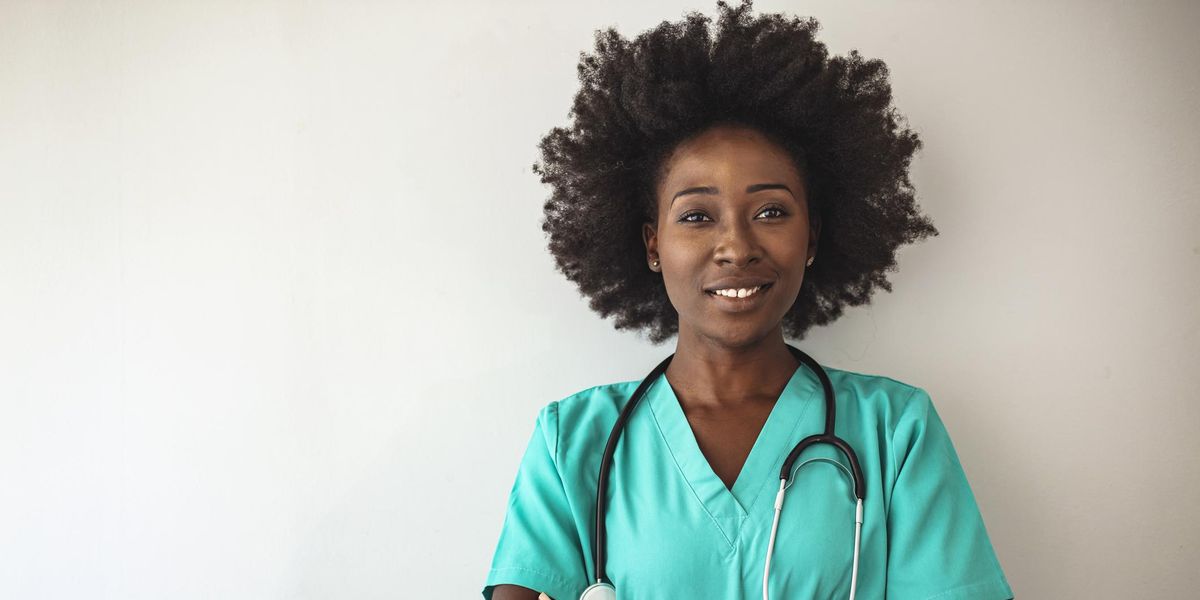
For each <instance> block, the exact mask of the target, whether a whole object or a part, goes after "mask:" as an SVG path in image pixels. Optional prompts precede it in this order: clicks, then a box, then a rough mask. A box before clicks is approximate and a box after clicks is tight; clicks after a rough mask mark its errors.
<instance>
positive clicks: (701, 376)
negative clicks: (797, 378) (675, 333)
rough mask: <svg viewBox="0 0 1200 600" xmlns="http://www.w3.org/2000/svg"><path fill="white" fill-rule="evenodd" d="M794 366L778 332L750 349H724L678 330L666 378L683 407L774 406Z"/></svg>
mask: <svg viewBox="0 0 1200 600" xmlns="http://www.w3.org/2000/svg"><path fill="white" fill-rule="evenodd" d="M799 366H800V363H799V362H798V361H797V360H796V358H795V357H794V356H792V353H791V352H790V351H789V350H788V348H787V344H786V343H785V342H784V339H783V334H782V330H781V329H780V330H776V331H775V332H773V333H772V334H770V335H767V336H764V337H763V338H762V339H761V340H760V341H757V342H755V343H752V344H747V345H743V346H739V347H730V346H727V345H724V344H722V343H720V342H719V341H717V340H713V339H711V338H704V337H701V336H697V335H695V334H694V333H688V332H685V330H684V329H682V328H681V329H680V335H679V341H678V343H677V345H676V349H675V357H674V358H672V359H671V364H670V365H669V366H668V367H667V372H666V376H667V380H668V381H669V382H670V384H671V388H672V389H674V390H675V393H676V396H677V397H679V399H680V401H681V402H684V403H685V405H689V406H693V407H697V408H711V409H722V408H735V407H738V406H739V405H743V404H744V403H746V402H762V401H769V402H774V401H775V399H776V398H778V397H779V394H780V392H782V391H783V388H784V387H785V386H787V383H788V381H789V380H790V379H791V377H792V374H793V373H795V371H796V369H797V368H798V367H799Z"/></svg>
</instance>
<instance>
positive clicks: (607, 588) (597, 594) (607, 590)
mask: <svg viewBox="0 0 1200 600" xmlns="http://www.w3.org/2000/svg"><path fill="white" fill-rule="evenodd" d="M579 600H617V590H616V588H614V587H613V586H612V584H611V583H593V584H592V585H589V586H588V587H587V589H586V590H583V595H581V596H580V597H579Z"/></svg>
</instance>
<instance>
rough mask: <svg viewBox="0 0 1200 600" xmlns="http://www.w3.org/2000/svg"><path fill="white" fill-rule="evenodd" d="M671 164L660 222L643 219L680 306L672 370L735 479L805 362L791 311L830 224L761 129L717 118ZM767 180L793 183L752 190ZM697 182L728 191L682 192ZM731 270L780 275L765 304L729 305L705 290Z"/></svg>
mask: <svg viewBox="0 0 1200 600" xmlns="http://www.w3.org/2000/svg"><path fill="white" fill-rule="evenodd" d="M664 173H665V174H664V176H663V177H662V179H661V180H660V182H659V184H658V188H657V191H656V196H657V199H658V216H657V220H656V222H652V223H646V224H645V225H643V240H644V241H645V245H646V253H647V262H648V263H649V264H650V266H649V268H650V269H652V270H655V271H659V272H661V273H662V277H663V283H664V285H665V286H666V289H667V295H668V297H670V299H671V304H672V306H674V307H675V310H676V311H677V312H678V313H679V336H678V342H677V346H676V349H675V358H674V359H672V360H671V364H670V366H669V367H668V368H667V372H666V377H667V381H668V382H669V383H670V384H671V387H672V389H674V390H675V394H676V396H678V397H679V401H680V404H681V406H682V408H683V411H684V413H685V415H687V417H688V422H689V423H690V424H691V425H692V430H693V433H694V434H695V435H696V440H697V442H698V443H699V445H700V449H701V451H702V452H703V453H704V455H705V457H706V458H708V462H709V464H710V465H711V466H712V468H713V471H714V472H715V473H716V474H717V475H718V476H719V477H720V478H721V479H722V481H724V482H725V485H726V487H733V484H734V482H735V481H736V478H737V475H738V473H739V472H740V471H741V467H742V464H743V463H744V462H745V459H746V456H747V455H748V454H749V453H750V449H751V448H752V447H753V445H754V441H755V440H756V439H757V437H758V433H759V431H761V429H762V425H763V423H764V422H765V421H766V418H767V416H768V415H769V414H770V411H771V409H772V408H773V407H774V405H775V400H776V399H777V398H778V397H779V394H780V393H781V392H782V391H783V388H784V386H786V385H787V382H788V380H789V379H790V378H791V376H792V373H793V372H794V371H795V370H796V368H797V367H798V366H799V363H797V362H796V360H795V358H793V357H792V355H791V353H790V352H788V350H787V347H786V345H785V342H784V336H783V328H782V320H783V317H784V315H785V314H786V313H787V312H788V311H789V310H790V309H791V307H792V305H793V304H794V303H795V300H796V296H797V294H798V293H799V290H800V286H801V284H802V283H803V281H804V274H805V269H806V262H807V260H808V259H809V258H810V257H815V256H816V249H817V241H818V239H819V234H820V228H819V225H814V224H812V223H810V220H809V216H808V214H809V213H808V202H807V195H806V191H805V189H804V184H803V176H802V174H801V173H800V172H799V170H798V169H797V167H796V165H795V163H794V161H793V160H792V159H791V158H790V156H789V155H788V153H787V152H786V150H784V149H783V148H781V147H779V146H777V145H775V144H773V143H772V142H771V141H769V140H768V139H767V138H766V137H765V136H764V135H763V134H762V133H760V132H758V131H757V130H755V129H751V128H748V127H744V126H736V125H717V126H714V127H710V128H709V129H707V130H705V131H704V132H702V133H701V134H699V135H698V136H696V137H694V138H692V139H690V140H687V141H685V142H684V143H682V144H681V145H680V146H678V147H677V148H676V150H675V152H674V154H673V155H672V157H671V158H670V159H668V161H667V163H666V165H665V168H664ZM756 184H783V185H784V186H786V187H787V188H788V189H787V190H784V189H767V190H761V191H754V192H747V191H746V189H747V188H748V187H749V186H752V185H756ZM695 187H707V188H715V192H716V193H711V194H708V193H705V194H699V193H697V194H686V195H681V196H678V197H676V194H678V193H679V192H680V191H683V190H688V189H692V188H695ZM672 198H674V200H673V201H672ZM656 258H657V259H658V260H659V261H660V263H659V266H657V267H655V266H653V261H654V259H656ZM729 276H734V277H760V278H763V279H767V280H770V281H772V282H773V283H772V285H771V287H770V288H769V289H767V290H765V291H760V292H758V293H759V294H765V295H764V296H763V298H762V301H761V302H760V303H759V304H758V305H757V307H756V308H755V309H754V310H750V311H744V312H729V311H727V310H725V309H723V308H722V305H723V303H722V302H721V301H719V300H718V299H716V298H714V297H713V296H712V295H710V294H709V293H707V292H705V289H706V288H711V287H712V285H713V282H715V281H716V280H718V279H720V278H723V277H729Z"/></svg>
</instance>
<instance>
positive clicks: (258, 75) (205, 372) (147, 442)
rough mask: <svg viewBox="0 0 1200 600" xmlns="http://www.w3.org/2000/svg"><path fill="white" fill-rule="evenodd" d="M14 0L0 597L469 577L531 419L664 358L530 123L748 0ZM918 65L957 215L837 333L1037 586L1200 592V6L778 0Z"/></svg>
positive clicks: (0, 249)
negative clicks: (599, 261)
mask: <svg viewBox="0 0 1200 600" xmlns="http://www.w3.org/2000/svg"><path fill="white" fill-rule="evenodd" d="M429 4H430V3H421V4H417V3H412V4H411V5H403V4H398V3H370V4H367V3H353V4H351V3H340V2H339V3H335V2H325V3H284V2H277V3H262V2H258V3H242V2H227V3H222V4H211V3H205V2H191V3H153V2H144V3H134V2H110V3H106V4H100V3H87V4H85V3H80V2H58V3H55V2H39V1H30V2H6V3H4V4H3V5H2V6H0V478H2V482H0V597H4V598H72V599H74V598H113V599H116V598H120V599H142V598H145V599H150V598H154V599H158V598H180V599H186V598H279V599H282V598H400V597H405V598H418V597H419V598H435V597H436V598H452V597H453V598H470V597H477V595H478V592H479V588H480V586H481V584H482V580H483V577H484V574H485V572H486V569H487V566H488V563H489V561H490V558H491V555H492V551H493V549H494V544H495V541H496V536H497V535H498V534H499V529H500V525H501V520H502V518H503V514H504V509H505V500H506V496H507V493H508V491H509V487H510V486H511V484H512V478H513V475H514V473H515V469H516V466H517V462H518V460H519V458H520V453H521V451H522V449H523V447H524V444H525V443H526V442H527V440H528V437H529V434H530V431H531V428H532V426H533V420H534V417H535V413H536V411H537V409H538V408H540V407H541V406H543V405H545V404H546V403H547V402H549V401H551V400H554V399H558V398H561V397H562V396H565V395H567V394H569V393H572V392H575V391H578V390H580V389H583V388H584V387H589V386H591V385H595V384H600V383H608V382H612V381H621V380H627V379H633V378H637V377H640V376H642V375H643V374H644V373H645V372H646V371H648V370H649V368H650V367H652V366H653V364H655V363H656V362H657V361H658V360H659V359H660V358H661V357H662V356H664V355H665V353H667V352H669V351H670V350H671V348H673V345H668V346H658V347H655V346H651V345H649V344H648V343H647V342H645V341H644V340H642V339H641V338H638V337H637V336H635V335H633V334H628V333H618V332H616V331H615V330H613V329H612V327H611V324H610V323H609V322H607V321H601V320H600V319H599V318H597V317H596V316H594V315H593V314H592V313H591V312H590V311H589V310H588V308H587V306H586V303H585V301H584V300H582V299H581V298H580V297H579V296H578V294H577V293H576V291H575V289H574V288H573V286H572V285H571V284H570V283H569V282H567V281H566V280H565V279H564V278H562V277H561V276H560V275H559V274H557V273H556V272H555V270H554V268H553V263H552V261H551V259H550V257H549V256H548V254H547V253H546V251H545V245H544V244H545V243H544V239H543V237H542V233H541V231H540V229H539V218H540V217H541V204H542V202H543V200H544V199H545V197H546V196H547V194H548V190H547V189H546V188H544V187H543V186H542V185H541V184H540V183H539V182H538V180H537V177H536V176H535V175H533V174H532V173H531V171H530V168H529V165H530V164H531V163H532V162H533V161H534V160H535V159H536V158H537V155H536V143H537V141H538V139H539V138H540V136H541V135H543V134H544V133H545V132H546V131H547V130H549V128H550V127H552V126H554V125H562V124H566V122H567V121H566V118H567V110H568V108H569V106H570V99H571V95H572V94H573V93H574V91H575V90H576V88H577V81H576V79H575V63H576V60H577V57H578V53H579V52H580V51H581V50H590V49H591V43H592V32H593V31H594V30H595V29H598V28H601V27H605V26H609V25H615V26H617V27H618V28H619V29H620V30H621V31H622V32H623V33H624V34H625V35H627V36H632V35H634V34H636V33H638V32H640V31H642V30H644V29H646V28H648V27H651V26H653V25H655V24H657V23H658V22H659V21H661V20H664V19H668V20H678V19H679V18H681V16H682V14H683V12H684V11H685V10H688V9H698V10H702V11H704V12H705V13H707V14H710V15H712V14H714V13H715V2H712V3H711V4H710V3H708V2H700V3H685V2H678V1H672V2H666V1H660V2H644V1H637V2H635V1H625V2H619V3H615V4H614V3H604V4H608V5H607V6H603V5H601V3H582V2H579V3H570V4H569V5H568V4H567V3H562V2H552V1H539V2H519V3H514V2H505V3H500V2H474V3H466V4H464V3H462V2H459V3H454V4H451V5H441V6H438V7H436V8H435V7H431V6H430V5H429ZM755 8H756V11H757V12H768V11H778V10H784V11H788V12H790V13H793V14H801V15H813V16H816V17H817V18H818V19H819V20H820V21H821V22H822V25H823V29H822V33H821V35H822V39H823V40H824V41H825V42H827V43H828V44H829V47H830V49H831V50H832V51H833V52H835V53H838V54H844V53H845V52H846V51H848V50H849V49H851V48H858V49H860V50H861V51H862V52H863V53H864V54H865V55H866V56H868V57H876V58H881V59H883V60H885V61H886V62H887V64H888V65H889V67H890V68H891V70H892V77H893V84H894V89H895V96H896V104H897V106H898V107H899V109H900V110H901V112H903V113H904V114H905V115H907V116H908V118H909V121H910V123H911V125H912V126H913V127H914V128H915V129H916V130H917V131H918V132H919V133H920V135H921V136H922V138H923V140H924V142H925V149H924V150H923V152H922V153H921V154H920V155H918V158H917V160H916V162H915V163H914V166H913V169H914V170H913V175H914V183H915V185H916V187H917V190H918V192H919V196H918V200H919V202H920V204H921V206H922V209H923V210H925V211H926V212H927V213H928V214H929V215H930V216H931V217H932V218H933V220H934V222H935V223H936V225H937V226H938V227H939V229H940V230H941V232H942V235H941V236H939V237H937V238H932V239H931V240H928V241H926V242H924V243H922V244H920V245H917V246H912V247H908V248H905V249H904V250H902V252H901V256H900V264H901V269H900V271H899V272H898V273H896V274H894V275H893V276H892V278H891V279H892V281H893V282H894V284H895V291H894V292H893V293H892V294H886V293H883V294H881V295H880V296H878V297H877V298H876V299H875V302H874V303H873V304H872V305H871V306H870V307H865V308H859V309H854V310H851V311H850V312H848V314H847V315H846V316H845V317H844V318H843V319H842V320H840V321H839V322H837V323H836V324H834V325H833V326H831V327H828V328H825V329H822V330H817V331H815V332H814V333H813V334H812V335H811V336H810V338H809V339H808V340H805V341H804V342H803V347H804V348H805V349H806V350H808V351H809V352H810V353H812V354H813V355H814V356H815V357H817V358H818V359H819V360H822V361H823V362H825V363H827V364H830V365H832V366H836V367H839V368H843V369H850V370H857V371H862V372H868V373H881V374H886V375H889V376H892V377H895V378H898V379H900V380H903V381H907V382H911V383H914V384H917V385H920V386H923V387H925V388H926V389H927V390H929V391H930V393H931V394H932V395H933V398H934V401H935V402H936V403H937V405H938V407H939V411H940V412H941V414H942V416H943V418H944V420H945V421H946V423H947V426H948V428H949V430H950V432H951V435H952V436H953V438H954V440H955V443H956V445H957V449H958V452H959V455H960V458H961V459H962V461H963V464H964V466H965V468H966V469H967V473H968V476H969V478H970V480H971V483H972V485H973V489H974V491H975V494H976V496H977V499H978V502H979V505H980V507H981V510H982V511H983V514H984V517H985V520H986V522H987V525H988V530H989V532H990V534H991V538H992V541H993V543H994V544H995V546H996V549H997V552H998V554H999V556H1000V560H1001V563H1002V564H1003V566H1004V568H1005V571H1006V573H1007V575H1008V578H1009V580H1010V582H1011V583H1012V585H1013V588H1014V590H1015V592H1016V594H1017V596H1018V597H1021V598H1127V597H1139V598H1150V597H1175V598H1182V597H1194V596H1195V595H1196V589H1197V586H1200V576H1198V575H1197V573H1198V572H1200V571H1198V570H1197V569H1196V568H1195V565H1196V564H1197V563H1198V562H1200V543H1198V540H1200V514H1198V510H1197V507H1198V506H1200V436H1198V435H1197V434H1196V431H1197V426H1198V425H1200V404H1198V402H1200V398H1198V394H1197V392H1196V390H1197V389H1198V388H1200V369H1197V368H1196V360H1197V357H1198V356H1200V302H1198V300H1197V299H1198V298H1200V202H1198V199H1197V195H1198V194H1197V189H1198V186H1200V175H1198V172H1200V171H1198V169H1197V168H1196V165H1197V161H1198V160H1200V135H1198V133H1200V117H1198V116H1197V111H1196V108H1195V107H1196V95H1197V93H1198V91H1200V87H1198V86H1200V70H1197V69H1196V61H1197V59H1198V58H1200V44H1198V42H1197V37H1196V36H1195V31H1194V30H1195V29H1196V28H1197V26H1198V25H1200V8H1198V5H1197V4H1196V3H1187V2H1178V3H1168V2H1147V3H1133V2H1128V3H1115V2H1077V3H1068V2H1053V3H1046V2H1033V1H1029V2H1019V3H1015V2H993V3H990V4H987V5H983V4H979V3H960V2H952V1H936V2H935V1H924V2H904V3H899V2H897V3H889V4H883V3H875V2H842V1H833V0H824V1H818V2H805V3H800V2H782V1H773V2H768V1H760V2H759V3H757V4H756V6H755Z"/></svg>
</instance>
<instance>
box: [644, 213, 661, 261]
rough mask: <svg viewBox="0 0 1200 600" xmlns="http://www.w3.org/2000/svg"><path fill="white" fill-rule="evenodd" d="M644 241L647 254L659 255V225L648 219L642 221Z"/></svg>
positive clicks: (650, 255)
mask: <svg viewBox="0 0 1200 600" xmlns="http://www.w3.org/2000/svg"><path fill="white" fill-rule="evenodd" d="M642 242H643V243H645V244H646V256H648V257H651V258H657V257H658V225H657V224H656V223H653V222H650V221H646V222H645V223H642Z"/></svg>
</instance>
